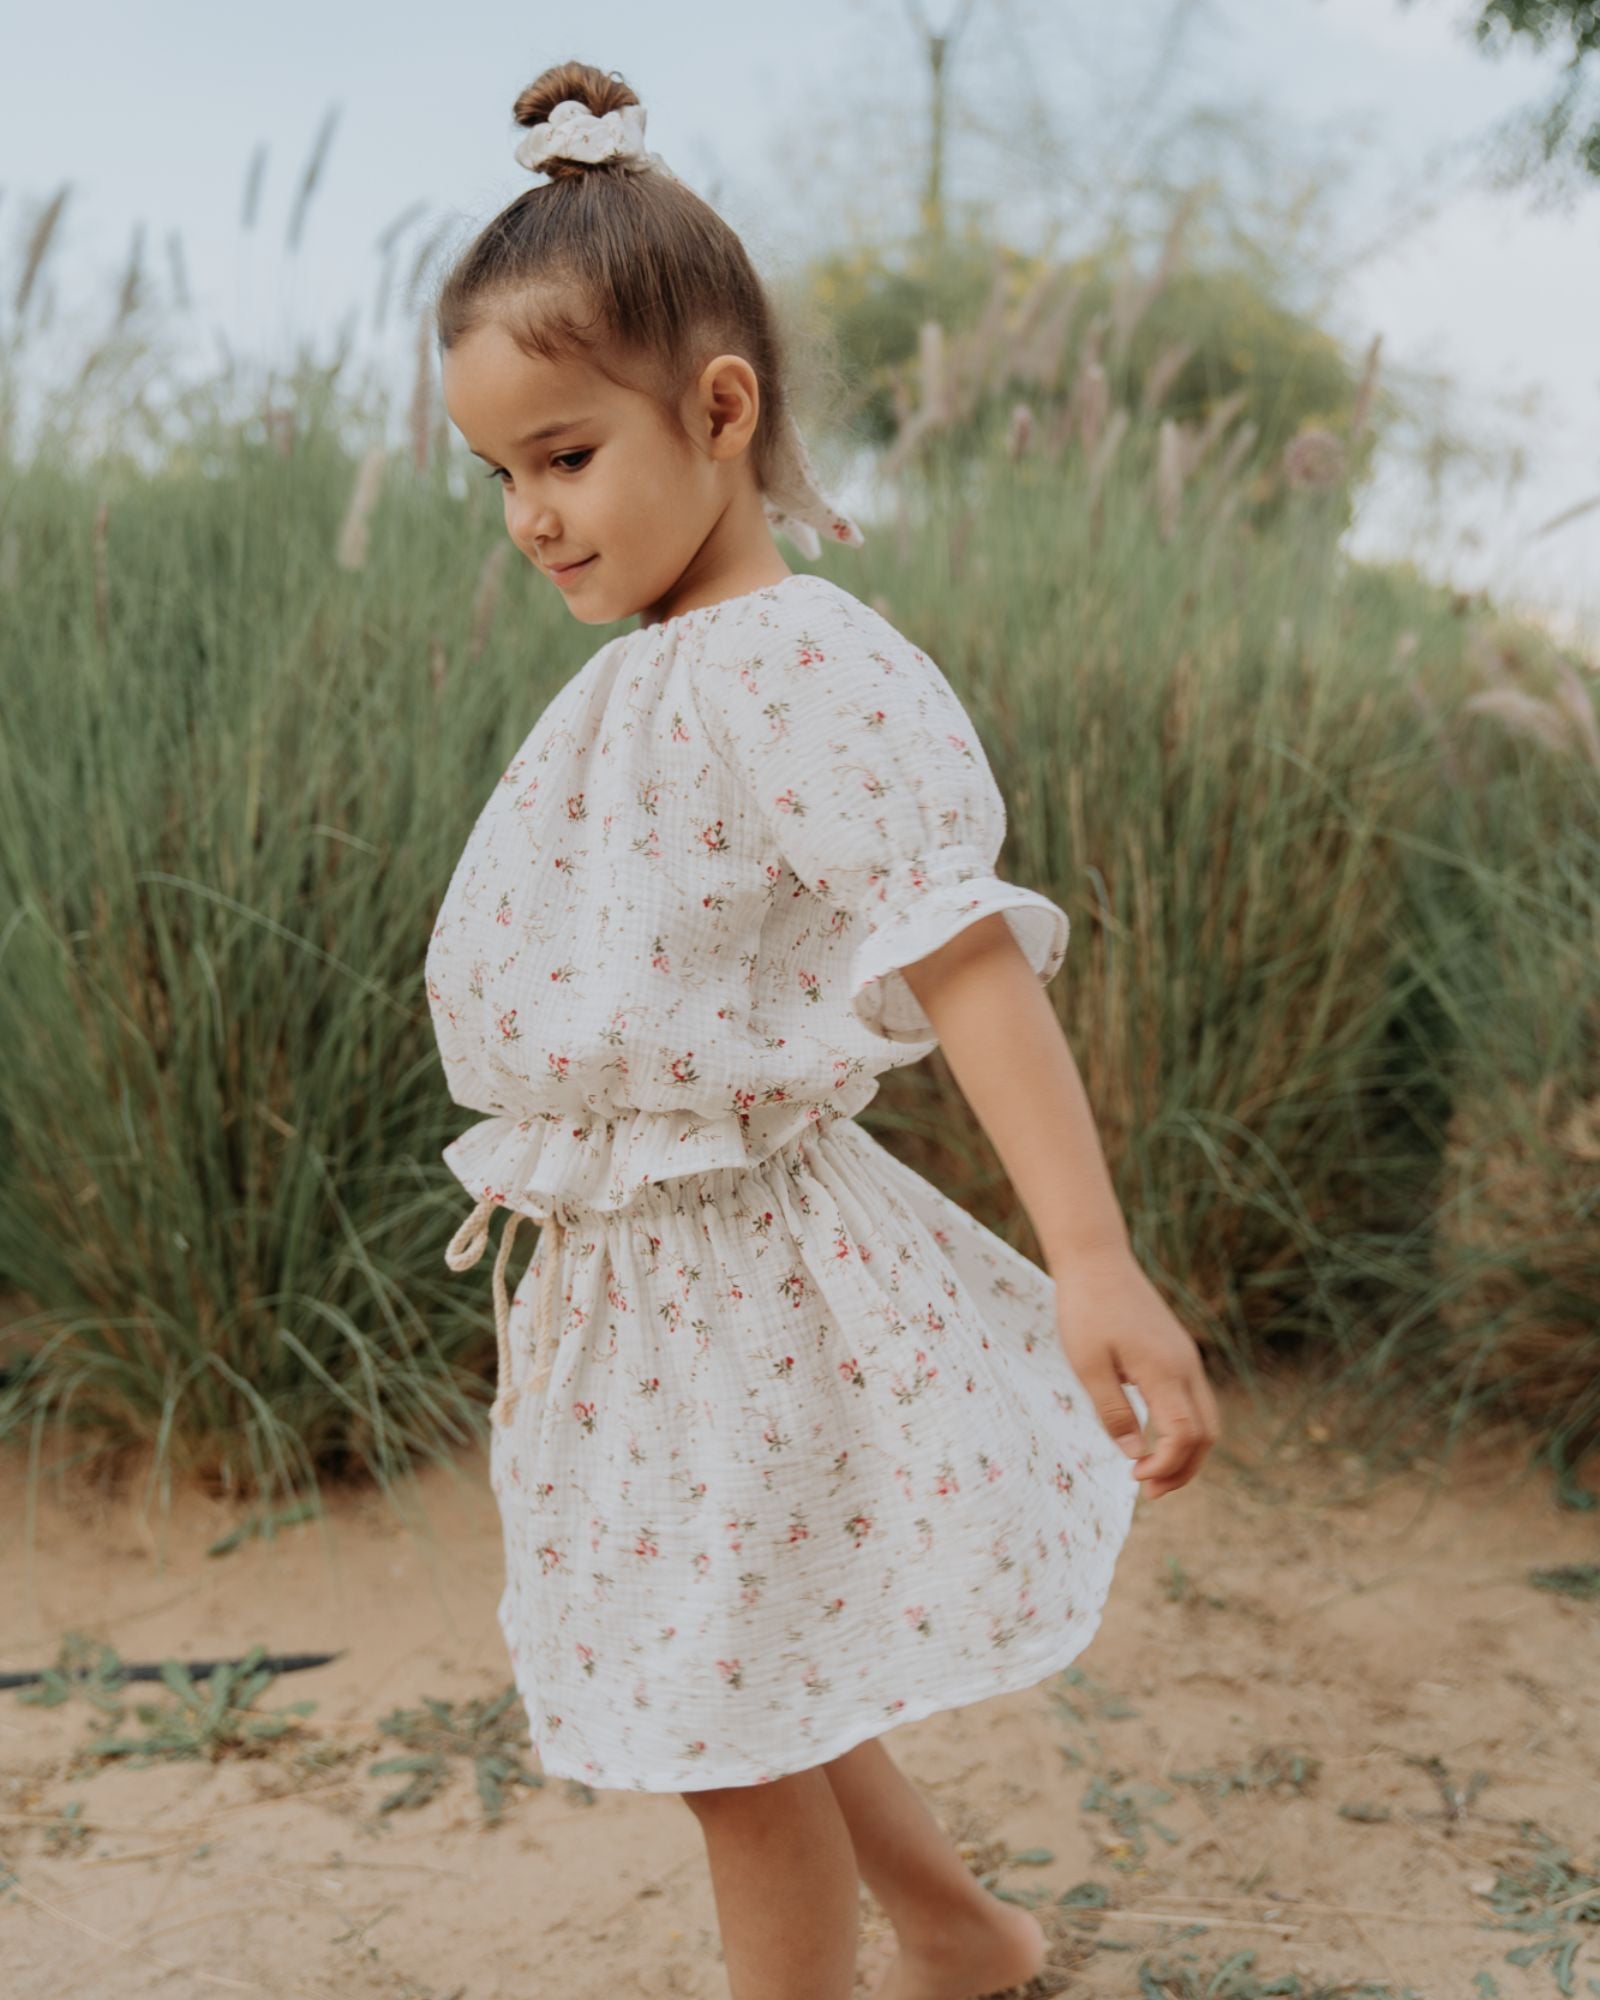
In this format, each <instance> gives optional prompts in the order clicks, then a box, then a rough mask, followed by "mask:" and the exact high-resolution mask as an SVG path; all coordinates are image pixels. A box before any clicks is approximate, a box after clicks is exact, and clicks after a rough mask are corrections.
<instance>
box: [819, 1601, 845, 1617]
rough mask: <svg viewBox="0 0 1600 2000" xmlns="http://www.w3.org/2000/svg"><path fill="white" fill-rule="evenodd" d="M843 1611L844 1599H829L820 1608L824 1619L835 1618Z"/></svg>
mask: <svg viewBox="0 0 1600 2000" xmlns="http://www.w3.org/2000/svg"><path fill="white" fill-rule="evenodd" d="M843 1609H844V1599H843V1598H842V1597H830V1598H829V1599H828V1601H827V1603H826V1604H825V1605H823V1607H822V1615H823V1617H824V1618H837V1617H838V1615H839V1613H840V1612H841V1611H842V1610H843Z"/></svg>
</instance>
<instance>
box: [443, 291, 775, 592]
mask: <svg viewBox="0 0 1600 2000" xmlns="http://www.w3.org/2000/svg"><path fill="white" fill-rule="evenodd" d="M740 371H742V374H741V373H740ZM443 375H444V399H445V407H446V408H447V409H448V411H449V413H450V420H451V422H452V423H453V424H454V425H455V426H456V428H457V430H459V431H460V432H461V434H462V436H463V437H464V438H465V439H466V441H467V443H468V445H469V446H470V447H471V449H472V452H473V455H474V457H477V458H481V459H482V460H483V461H484V463H485V464H486V465H487V466H488V467H489V468H490V470H489V473H488V475H487V476H488V477H491V478H493V479H495V480H497V481H498V482H499V484H500V486H501V489H502V493H503V497H504V501H505V517H506V532H507V534H509V535H510V537H511V539H512V541H513V542H514V543H515V544H516V546H517V547H518V548H519V549H520V550H521V551H522V553H523V554H524V555H525V556H526V557H527V558H528V560H529V562H531V563H533V564H535V565H536V566H537V567H538V568H539V569H541V570H542V571H543V572H544V573H545V574H546V575H548V576H549V577H550V579H551V583H552V587H554V588H556V589H559V590H560V592H561V594H562V596H563V597H564V598H565V600H566V604H567V609H568V610H569V611H570V612H571V613H572V615H573V616H574V617H575V618H577V619H578V620H580V621H581V622H582V623H583V624H585V625H608V624H610V623H612V622H613V621H614V620H616V619H619V618H628V617H632V616H633V615H634V614H636V613H639V614H645V615H646V622H647V623H651V622H654V619H653V618H652V617H650V616H649V615H648V614H650V613H652V612H655V613H657V614H658V615H661V616H667V615H670V610H663V609H662V607H664V606H668V605H669V603H670V600H672V599H673V598H674V597H681V596H683V595H684V594H685V592H686V591H691V592H692V590H693V589H694V588H695V587H696V586H697V585H699V584H700V583H702V582H703V581H704V579H705V577H706V576H708V575H710V574H712V573H713V572H714V571H715V570H716V569H717V567H718V566H719V563H721V562H722V561H723V560H724V557H723V555H722V554H720V553H719V549H718V543H719V541H721V542H726V541H727V540H728V539H729V536H730V533H731V532H732V530H733V525H734V524H733V523H732V522H731V521H730V519H729V517H730V515H731V514H734V513H737V514H738V515H739V516H740V517H741V519H743V518H745V517H747V515H748V511H749V509H750V508H751V507H754V508H755V510H756V518H757V519H759V518H760V513H759V508H760V499H759V495H757V493H756V491H755V482H754V480H753V478H751V476H750V470H749V465H748V462H747V460H746V459H745V458H744V446H745V445H746V444H748V442H749V435H750V434H751V433H753V431H754V428H755V421H756V416H757V413H758V410H759V398H758V395H757V393H756V385H755V375H754V371H753V370H752V369H751V368H750V365H749V363H748V362H746V361H743V360H742V359H740V358H739V357H738V356H732V355H722V356H718V358H717V360H716V361H715V362H712V363H709V364H708V365H707V368H706V369H705V371H703V373H702V375H701V377H700V381H699V383H698V384H697V387H696V392H695V394H694V395H693V396H692V397H691V398H690V399H688V400H687V401H686V403H685V408H684V415H685V418H686V420H693V419H695V418H696V417H698V420H699V422H700V426H701V429H702V430H703V432H704V442H703V443H702V444H701V445H700V447H699V448H697V447H696V445H695V444H694V443H692V442H691V441H690V439H689V438H687V437H684V436H682V435H680V434H678V433H676V432H674V431H673V430H672V428H671V427H670V425H669V423H668V420H667V417H666V416H665V414H664V413H663V412H662V411H661V410H660V408H659V407H658V406H657V404H656V403H655V402H654V401H653V400H652V399H651V398H650V397H649V396H647V395H645V394H644V393H643V392H641V391H639V390H635V389H629V388H625V387H623V386H622V385H620V384H618V383H616V382H613V381H612V380H610V378H609V377H608V376H606V375H604V374H602V373H601V372H600V371H599V370H598V369H597V368H594V367H592V366H591V365H590V364H589V363H588V362H586V361H584V360H581V359H566V360H563V361H560V362H550V361H545V360H543V359H541V358H539V357H538V356H529V355H526V354H524V353H523V352H522V351H521V349H520V348H519V347H518V346H517V345H516V343H515V342H514V341H513V340H512V339H511V336H510V335H509V334H508V333H507V332H506V331H505V329H504V328H503V327H500V326H498V325H496V324H494V323H493V322H492V321H491V322H488V323H486V324H485V325H483V326H480V327H478V328H477V329H475V330H474V331H473V332H472V333H470V334H468V335H467V336H466V337H465V339H463V340H462V341H460V342H459V343H458V344H457V345H456V346H455V347H454V348H452V349H450V350H449V351H448V352H447V353H446V354H445V356H444V361H443ZM746 405H748V407H746ZM697 435H699V433H697ZM733 501H737V502H738V505H737V507H736V508H735V507H731V506H730V502H733ZM741 532H742V531H741ZM769 546H770V539H769ZM567 564H576V565H579V567H576V568H573V569H571V570H569V571H567V572H566V573H565V574H563V573H562V567H561V566H563V565H567Z"/></svg>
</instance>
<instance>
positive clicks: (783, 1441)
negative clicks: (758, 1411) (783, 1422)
mask: <svg viewBox="0 0 1600 2000" xmlns="http://www.w3.org/2000/svg"><path fill="white" fill-rule="evenodd" d="M761 1442H762V1443H763V1444H764V1445H765V1446H766V1447H767V1449H768V1451H787V1450H788V1448H789V1440H788V1439H787V1438H786V1437H785V1436H784V1434H783V1432H782V1431H780V1430H779V1428H778V1426H777V1425H776V1424H775V1423H771V1422H768V1423H765V1424H763V1425H762V1427H761Z"/></svg>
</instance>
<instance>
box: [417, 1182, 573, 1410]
mask: <svg viewBox="0 0 1600 2000" xmlns="http://www.w3.org/2000/svg"><path fill="white" fill-rule="evenodd" d="M499 1206H500V1204H499V1203H498V1202H497V1201H496V1200H495V1198H494V1196H493V1195H492V1194H486V1195H485V1196H484V1198H483V1199H482V1201H480V1202H479V1203H478V1205H477V1207H476V1208H474V1209H473V1211H472V1213H471V1214H470V1215H469V1216H468V1217H467V1219H466V1221H465V1222H463V1223H462V1225H461V1227H460V1228H459V1229H458V1230H457V1231H456V1233H455V1235H454V1236H452V1237H451V1239H450V1246H449V1248H448V1249H447V1250H446V1251H445V1253H444V1261H445V1262H446V1263H447V1264H448V1265H449V1266H450V1268H451V1270H452V1271H470V1270H471V1268H472V1266H473V1265H474V1264H476V1263H477V1261H478V1259H479V1258H480V1257H481V1256H482V1255H483V1251H484V1245H485V1244H486V1243H487V1242H488V1240H489V1218H490V1216H491V1215H493V1214H494V1211H495V1209H496V1208H497V1207H499ZM533 1219H534V1220H537V1221H538V1222H539V1224H540V1238H539V1248H538V1251H537V1253H536V1254H537V1255H538V1256H539V1257H541V1258H542V1259H543V1260H544V1263H543V1269H542V1270H541V1271H540V1273H539V1296H538V1298H537V1299H536V1300H535V1302H534V1309H533V1310H534V1341H533V1367H532V1370H531V1371H530V1373H529V1375H528V1378H527V1380H526V1381H525V1382H520V1383H518V1384H517V1385H516V1386H515V1387H513V1386H512V1382H511V1333H510V1321H511V1308H510V1305H509V1304H508V1303H507V1300H506V1260H507V1258H508V1257H509V1256H510V1254H511V1239H512V1238H513V1237H514V1236H515V1235H516V1233H517V1225H518V1223H520V1222H521V1221H522V1220H523V1211H522V1210H521V1209H517V1208H513V1209H511V1210H509V1211H508V1214H507V1218H506V1223H505V1226H504V1228H502V1230H501V1231H500V1249H499V1251H498V1253H497V1255H496V1257H495V1260H494V1333H495V1346H496V1350H497V1352H498V1356H499V1361H498V1371H499V1380H498V1382H497V1384H496V1394H495V1399H494V1402H493V1403H492V1404H491V1405H490V1409H489V1419H490V1421H491V1422H492V1423H497V1424H508V1423H510V1421H511V1412H512V1410H513V1408H514V1407H515V1405H516V1401H517V1398H518V1396H519V1395H521V1393H522V1391H523V1390H524V1389H542V1388H543V1387H544V1385H545V1383H546V1382H548V1381H549V1379H550V1366H551V1362H552V1361H553V1359H554V1356H555V1346H556V1331H555V1291H556V1274H557V1272H558V1271H559V1270H560V1268H561V1234H562V1231H561V1221H560V1218H559V1217H558V1216H557V1215H556V1214H555V1213H554V1212H553V1211H552V1212H551V1213H550V1214H548V1215H545V1216H539V1217H536V1218H533Z"/></svg>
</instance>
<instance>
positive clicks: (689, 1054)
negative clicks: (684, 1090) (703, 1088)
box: [667, 1049, 700, 1083]
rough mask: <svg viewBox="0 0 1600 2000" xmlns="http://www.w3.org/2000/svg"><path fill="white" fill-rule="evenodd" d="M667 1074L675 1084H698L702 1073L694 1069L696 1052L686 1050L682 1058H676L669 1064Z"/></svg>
mask: <svg viewBox="0 0 1600 2000" xmlns="http://www.w3.org/2000/svg"><path fill="white" fill-rule="evenodd" d="M667 1074H668V1076H670V1077H671V1079H672V1081H673V1082H674V1083H698V1082H699V1081H700V1073H699V1071H698V1070H696V1069H695V1068H694V1050H693V1049H685V1050H684V1052H683V1054H682V1055H681V1056H674V1057H673V1059H672V1061H671V1062H669V1063H668V1064H667Z"/></svg>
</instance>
